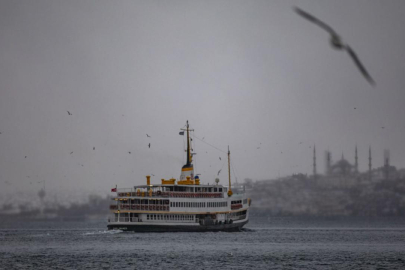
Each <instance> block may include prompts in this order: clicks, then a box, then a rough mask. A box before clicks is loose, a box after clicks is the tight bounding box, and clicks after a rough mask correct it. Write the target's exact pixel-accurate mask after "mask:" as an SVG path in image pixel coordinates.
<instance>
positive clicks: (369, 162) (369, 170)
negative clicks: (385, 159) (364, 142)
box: [368, 146, 371, 180]
mask: <svg viewBox="0 0 405 270" xmlns="http://www.w3.org/2000/svg"><path fill="white" fill-rule="evenodd" d="M368 179H369V180H371V146H369V148H368Z"/></svg>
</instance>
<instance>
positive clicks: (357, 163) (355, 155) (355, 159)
mask: <svg viewBox="0 0 405 270" xmlns="http://www.w3.org/2000/svg"><path fill="white" fill-rule="evenodd" d="M354 172H355V173H356V174H357V173H359V161H358V157H357V145H356V148H355V151H354Z"/></svg>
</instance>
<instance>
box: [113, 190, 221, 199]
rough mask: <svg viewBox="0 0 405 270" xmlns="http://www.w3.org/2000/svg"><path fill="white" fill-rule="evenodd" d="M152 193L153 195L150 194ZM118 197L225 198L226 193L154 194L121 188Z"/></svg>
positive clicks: (164, 192) (157, 192)
mask: <svg viewBox="0 0 405 270" xmlns="http://www.w3.org/2000/svg"><path fill="white" fill-rule="evenodd" d="M150 195H152V196H150ZM117 196H118V197H142V198H150V197H158V198H169V197H170V198H224V193H222V192H177V191H174V192H172V191H170V192H169V191H156V192H155V191H154V192H152V194H149V192H145V191H143V192H141V191H128V192H122V191H121V190H120V191H119V192H117Z"/></svg>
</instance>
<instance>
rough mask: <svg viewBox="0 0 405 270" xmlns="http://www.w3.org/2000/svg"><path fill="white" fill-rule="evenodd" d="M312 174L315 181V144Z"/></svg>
mask: <svg viewBox="0 0 405 270" xmlns="http://www.w3.org/2000/svg"><path fill="white" fill-rule="evenodd" d="M312 166H313V168H312V173H313V175H314V179H316V150H315V144H314V156H313V164H312Z"/></svg>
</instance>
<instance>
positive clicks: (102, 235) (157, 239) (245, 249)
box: [0, 217, 405, 269]
mask: <svg viewBox="0 0 405 270" xmlns="http://www.w3.org/2000/svg"><path fill="white" fill-rule="evenodd" d="M0 243H1V245H0V260H1V262H2V263H1V265H0V269H32V268H38V269H78V268H90V269H110V268H116V269H135V268H136V269H146V268H149V269H190V268H193V269H270V268H271V269H296V268H300V269H404V268H405V219H404V218H293V217H285V218H274V217H273V218H270V217H269V218H260V219H259V218H257V217H256V218H255V217H252V218H251V221H250V223H249V224H248V225H247V226H246V229H245V230H244V231H242V232H238V233H221V232H219V233H143V234H137V233H121V232H113V231H107V230H106V222H105V221H104V220H100V221H91V222H70V223H60V222H29V223H21V222H19V223H15V222H6V221H2V222H1V223H0Z"/></svg>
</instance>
